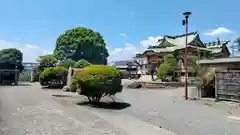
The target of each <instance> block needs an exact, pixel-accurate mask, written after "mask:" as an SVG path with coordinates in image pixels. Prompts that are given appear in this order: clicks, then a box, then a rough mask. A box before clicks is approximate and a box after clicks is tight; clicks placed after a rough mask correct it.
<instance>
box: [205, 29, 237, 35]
mask: <svg viewBox="0 0 240 135" xmlns="http://www.w3.org/2000/svg"><path fill="white" fill-rule="evenodd" d="M230 33H233V32H232V31H231V30H229V29H227V28H224V27H218V28H216V29H212V30H208V31H207V32H206V33H204V35H207V36H218V35H221V34H230Z"/></svg>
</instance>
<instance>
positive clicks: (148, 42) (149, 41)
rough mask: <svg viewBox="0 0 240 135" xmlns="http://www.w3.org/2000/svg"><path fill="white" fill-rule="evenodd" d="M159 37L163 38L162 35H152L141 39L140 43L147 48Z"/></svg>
mask: <svg viewBox="0 0 240 135" xmlns="http://www.w3.org/2000/svg"><path fill="white" fill-rule="evenodd" d="M159 39H162V37H161V36H157V37H153V36H150V37H148V39H146V40H142V41H140V45H141V46H143V47H145V48H147V47H148V46H149V45H154V44H155V43H156V42H157V41H158V40H159Z"/></svg>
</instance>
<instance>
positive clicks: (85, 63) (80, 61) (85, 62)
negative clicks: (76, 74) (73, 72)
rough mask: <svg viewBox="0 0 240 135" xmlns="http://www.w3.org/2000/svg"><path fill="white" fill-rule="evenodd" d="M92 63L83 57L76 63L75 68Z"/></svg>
mask: <svg viewBox="0 0 240 135" xmlns="http://www.w3.org/2000/svg"><path fill="white" fill-rule="evenodd" d="M90 65H91V63H89V62H88V61H86V60H84V59H81V60H79V61H77V62H76V63H75V64H74V68H85V67H87V66H90Z"/></svg>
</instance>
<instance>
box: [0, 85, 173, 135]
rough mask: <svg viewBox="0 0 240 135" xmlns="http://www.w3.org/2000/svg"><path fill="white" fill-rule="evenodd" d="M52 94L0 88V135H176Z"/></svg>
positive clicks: (31, 88)
mask: <svg viewBox="0 0 240 135" xmlns="http://www.w3.org/2000/svg"><path fill="white" fill-rule="evenodd" d="M54 93H55V94H56V92H53V93H51V91H49V92H48V91H43V90H40V89H39V86H38V85H33V86H11V87H10V86H9V87H5V86H4V87H3V86H2V87H0V135H146V133H148V135H176V134H174V133H172V132H169V131H166V130H164V129H161V128H157V127H156V126H153V125H151V124H149V123H147V122H143V121H141V120H139V119H136V118H134V117H132V116H130V115H129V114H127V113H122V112H117V111H109V110H107V111H105V110H101V109H91V108H90V107H84V106H78V105H76V104H75V103H73V102H69V101H70V100H67V99H66V100H65V98H53V97H52V94H54ZM73 97H74V96H73ZM76 97H77V96H76ZM72 99H74V98H72ZM72 101H77V102H79V98H75V100H72ZM127 123H128V124H127ZM129 123H130V124H129Z"/></svg>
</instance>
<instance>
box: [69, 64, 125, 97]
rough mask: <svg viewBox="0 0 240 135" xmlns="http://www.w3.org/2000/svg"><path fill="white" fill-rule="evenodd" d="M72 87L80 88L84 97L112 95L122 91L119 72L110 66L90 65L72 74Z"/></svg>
mask: <svg viewBox="0 0 240 135" xmlns="http://www.w3.org/2000/svg"><path fill="white" fill-rule="evenodd" d="M72 87H77V88H78V89H79V88H81V91H80V93H79V94H81V95H85V96H89V97H91V96H95V95H114V94H116V93H117V92H121V91H122V85H121V76H120V73H119V71H118V70H117V69H116V68H114V67H111V66H104V65H91V66H88V67H85V68H83V70H82V71H80V72H76V73H74V75H73V77H72Z"/></svg>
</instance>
